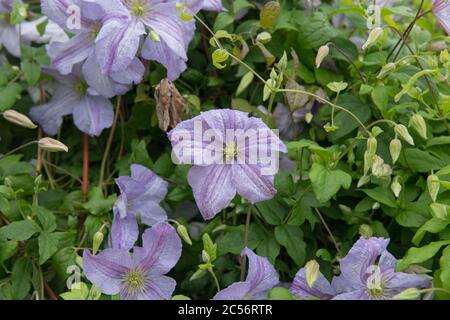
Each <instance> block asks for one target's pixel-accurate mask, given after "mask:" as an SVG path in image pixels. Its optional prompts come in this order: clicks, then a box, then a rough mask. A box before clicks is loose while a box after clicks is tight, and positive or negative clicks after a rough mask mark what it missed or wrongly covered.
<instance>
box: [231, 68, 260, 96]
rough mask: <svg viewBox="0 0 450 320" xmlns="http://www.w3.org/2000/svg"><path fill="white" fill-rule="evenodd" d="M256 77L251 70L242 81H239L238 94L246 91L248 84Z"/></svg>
mask: <svg viewBox="0 0 450 320" xmlns="http://www.w3.org/2000/svg"><path fill="white" fill-rule="evenodd" d="M254 78H255V75H254V74H253V72H251V71H249V72H247V73H246V74H245V75H244V76H243V77H242V79H241V82H240V83H239V86H238V88H237V90H236V95H237V96H238V95H240V94H241V93H242V92H244V91H245V89H247V88H248V86H250V85H251V83H252V82H253V79H254Z"/></svg>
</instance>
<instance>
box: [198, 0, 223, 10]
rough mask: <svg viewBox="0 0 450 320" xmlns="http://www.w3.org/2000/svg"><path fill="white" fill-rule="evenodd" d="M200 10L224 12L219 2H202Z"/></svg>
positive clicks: (214, 0) (208, 0)
mask: <svg viewBox="0 0 450 320" xmlns="http://www.w3.org/2000/svg"><path fill="white" fill-rule="evenodd" d="M202 9H203V10H206V11H217V12H220V11H225V10H226V9H225V7H224V6H223V5H222V1H221V0H204V1H203V6H202Z"/></svg>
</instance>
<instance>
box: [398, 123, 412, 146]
mask: <svg viewBox="0 0 450 320" xmlns="http://www.w3.org/2000/svg"><path fill="white" fill-rule="evenodd" d="M394 131H395V133H396V134H398V135H399V136H400V137H401V138H402V139H403V140H405V141H406V142H408V143H409V144H410V145H412V146H413V145H414V140H413V138H412V137H411V135H410V134H409V131H408V129H407V128H406V127H405V126H404V125H402V124H397V125H396V126H395V127H394Z"/></svg>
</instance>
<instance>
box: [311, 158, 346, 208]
mask: <svg viewBox="0 0 450 320" xmlns="http://www.w3.org/2000/svg"><path fill="white" fill-rule="evenodd" d="M309 177H310V179H311V182H312V186H313V190H314V193H315V194H316V197H317V200H319V201H320V202H327V201H328V200H330V199H331V198H332V197H333V196H334V195H335V194H336V193H337V192H338V191H339V189H340V188H341V187H343V188H344V189H348V188H350V185H351V183H352V177H351V176H350V175H349V174H347V173H345V172H344V171H342V170H339V169H337V170H329V169H327V168H325V167H324V166H322V165H321V164H319V163H313V165H312V167H311V171H310V173H309Z"/></svg>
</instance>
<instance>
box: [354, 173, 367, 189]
mask: <svg viewBox="0 0 450 320" xmlns="http://www.w3.org/2000/svg"><path fill="white" fill-rule="evenodd" d="M369 181H370V177H369V176H367V175H363V176H362V177H361V178H360V179H359V181H358V185H357V186H356V187H357V188H361V187H362V186H363V185H365V184H367V183H369Z"/></svg>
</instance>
